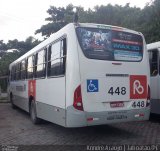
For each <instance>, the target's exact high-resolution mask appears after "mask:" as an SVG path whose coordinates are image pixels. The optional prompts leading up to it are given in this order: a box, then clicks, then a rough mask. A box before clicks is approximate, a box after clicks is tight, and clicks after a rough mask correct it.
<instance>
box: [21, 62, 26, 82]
mask: <svg viewBox="0 0 160 151" xmlns="http://www.w3.org/2000/svg"><path fill="white" fill-rule="evenodd" d="M25 78H26V61H25V60H23V61H22V62H21V79H22V80H24V79H25Z"/></svg>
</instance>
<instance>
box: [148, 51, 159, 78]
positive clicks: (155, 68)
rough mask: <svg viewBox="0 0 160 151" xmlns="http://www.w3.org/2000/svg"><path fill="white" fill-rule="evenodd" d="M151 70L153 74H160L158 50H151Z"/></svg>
mask: <svg viewBox="0 0 160 151" xmlns="http://www.w3.org/2000/svg"><path fill="white" fill-rule="evenodd" d="M149 62H150V72H151V76H156V75H157V74H158V51H157V50H152V51H150V52H149Z"/></svg>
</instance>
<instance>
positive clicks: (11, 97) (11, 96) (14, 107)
mask: <svg viewBox="0 0 160 151" xmlns="http://www.w3.org/2000/svg"><path fill="white" fill-rule="evenodd" d="M10 102H11V106H12V109H16V108H17V107H16V105H15V104H14V103H13V95H12V94H10Z"/></svg>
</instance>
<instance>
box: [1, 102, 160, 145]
mask: <svg viewBox="0 0 160 151" xmlns="http://www.w3.org/2000/svg"><path fill="white" fill-rule="evenodd" d="M0 144H1V145H2V144H5V145H6V144H10V145H11V144H12V145H19V144H21V145H22V144H23V145H32V144H34V145H36V144H37V145H40V144H41V145H55V144H58V145H62V144H65V145H76V144H78V145H91V144H92V145H93V144H94V145H96V144H97V145H99V144H106V145H107V144H119V145H121V144H140V145H142V144H143V145H145V144H160V119H156V120H152V121H145V122H128V123H121V124H112V125H103V126H93V127H85V128H64V127H61V126H58V125H55V124H52V123H49V122H45V123H43V124H40V125H33V124H32V123H31V121H30V118H29V115H28V114H27V113H26V112H24V111H22V110H20V109H16V110H13V109H12V108H11V105H10V104H9V103H1V104H0Z"/></svg>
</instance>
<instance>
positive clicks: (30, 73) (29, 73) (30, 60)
mask: <svg viewBox="0 0 160 151" xmlns="http://www.w3.org/2000/svg"><path fill="white" fill-rule="evenodd" d="M27 78H28V79H31V78H33V56H30V57H29V58H28V65H27Z"/></svg>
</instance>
